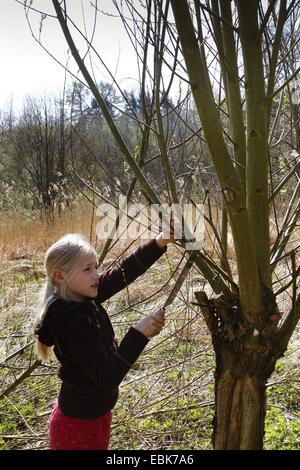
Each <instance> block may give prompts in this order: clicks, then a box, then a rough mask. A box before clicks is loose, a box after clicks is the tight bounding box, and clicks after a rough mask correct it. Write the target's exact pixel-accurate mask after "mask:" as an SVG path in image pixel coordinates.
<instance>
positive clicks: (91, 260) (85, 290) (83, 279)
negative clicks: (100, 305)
mask: <svg viewBox="0 0 300 470" xmlns="http://www.w3.org/2000/svg"><path fill="white" fill-rule="evenodd" d="M53 276H54V279H55V281H56V282H59V283H60V284H62V283H65V284H66V286H67V289H68V294H69V297H70V300H75V301H76V302H82V301H83V300H85V299H86V298H87V297H96V295H97V293H98V285H99V272H98V262H97V258H96V256H95V255H93V254H92V255H89V256H88V257H86V259H85V262H84V263H83V264H82V265H81V266H80V267H79V268H78V269H77V271H76V273H75V275H73V276H72V277H71V279H68V275H66V273H64V272H63V271H62V270H61V269H56V270H54V273H53Z"/></svg>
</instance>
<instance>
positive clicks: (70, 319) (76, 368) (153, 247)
mask: <svg viewBox="0 0 300 470" xmlns="http://www.w3.org/2000/svg"><path fill="white" fill-rule="evenodd" d="M165 252H166V247H165V248H160V247H159V246H158V244H157V242H156V240H155V239H154V240H149V241H146V242H144V243H143V245H141V246H140V247H139V248H137V250H135V251H134V252H133V253H132V254H131V255H129V256H128V257H127V258H125V259H124V260H122V261H121V262H120V263H119V264H118V266H117V267H114V268H111V269H107V270H106V271H104V273H103V274H102V275H101V276H100V279H99V287H98V294H97V297H95V298H94V299H90V298H87V299H86V300H84V301H83V302H74V301H66V300H63V299H61V298H58V297H56V296H53V297H51V298H50V299H49V303H48V308H47V310H46V312H45V314H44V315H43V317H42V318H41V320H39V321H38V322H37V323H36V325H35V330H34V332H35V334H36V335H37V336H38V338H39V340H40V341H41V342H42V343H43V344H45V345H46V346H54V353H55V355H56V357H57V359H58V360H59V362H60V367H59V369H58V376H59V378H60V379H61V380H62V385H61V389H60V393H59V397H58V402H59V405H60V407H61V410H62V412H63V413H64V414H65V415H67V416H72V417H75V418H79V419H91V418H96V417H98V416H102V415H104V414H105V413H106V412H107V411H109V410H111V409H112V408H113V407H114V406H115V404H116V401H117V398H118V386H119V384H120V383H121V381H122V380H123V378H124V377H125V375H126V374H127V372H128V371H129V369H130V367H131V366H132V365H133V363H134V362H135V361H136V360H137V358H138V357H139V355H140V354H141V352H142V351H143V349H144V348H145V346H146V345H147V343H148V341H149V340H148V338H146V336H144V335H143V334H142V333H140V332H139V331H137V330H136V329H135V328H133V327H131V328H130V329H129V331H128V332H127V333H126V335H125V336H124V338H123V340H122V341H121V343H120V345H119V346H118V344H117V342H116V339H115V336H114V331H113V328H112V325H111V322H110V320H109V317H108V315H107V313H106V311H105V309H104V308H103V306H102V305H101V303H102V302H104V301H105V300H107V299H109V298H110V297H111V296H112V295H114V294H116V293H117V292H119V291H120V290H121V289H123V288H124V287H125V286H126V284H130V283H131V282H133V281H134V280H135V279H136V278H137V277H138V276H140V275H141V274H143V273H144V272H145V271H146V270H147V269H148V268H149V267H150V266H152V264H153V263H154V262H155V261H156V260H157V259H158V258H160V257H161V256H162V254H163V253H165Z"/></svg>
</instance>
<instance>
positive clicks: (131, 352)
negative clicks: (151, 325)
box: [58, 314, 149, 390]
mask: <svg viewBox="0 0 300 470" xmlns="http://www.w3.org/2000/svg"><path fill="white" fill-rule="evenodd" d="M67 323H68V325H67V334H63V332H62V329H61V330H60V332H59V338H58V339H59V343H60V345H61V346H62V347H63V348H67V350H68V353H69V354H71V356H72V358H73V360H74V361H75V362H76V363H77V365H78V367H79V368H80V369H81V371H82V372H83V373H84V375H86V376H88V377H89V379H90V380H91V381H92V382H93V383H94V384H95V385H96V386H97V387H100V388H101V389H102V390H105V389H111V388H115V387H117V386H118V385H119V384H120V383H121V382H122V380H123V378H124V377H125V375H126V374H127V372H128V371H129V369H130V368H131V366H132V365H133V364H134V362H135V361H136V360H137V358H138V357H139V355H140V354H141V352H142V351H143V349H144V348H145V346H146V345H147V344H148V342H149V339H148V338H147V337H146V336H144V335H143V334H142V333H140V332H139V331H137V330H136V329H135V328H133V327H131V328H130V329H129V331H128V332H127V333H126V335H125V336H124V338H123V340H122V341H121V343H120V345H119V347H118V349H117V350H116V351H114V350H113V349H112V350H108V349H107V347H106V346H105V345H104V344H103V343H102V342H101V340H100V339H99V338H98V337H97V336H95V335H94V334H92V333H91V325H90V323H89V318H88V315H85V314H78V315H76V316H73V318H72V319H71V320H70V321H68V322H67ZM65 333H66V331H65Z"/></svg>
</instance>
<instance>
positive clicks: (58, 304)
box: [34, 295, 91, 347]
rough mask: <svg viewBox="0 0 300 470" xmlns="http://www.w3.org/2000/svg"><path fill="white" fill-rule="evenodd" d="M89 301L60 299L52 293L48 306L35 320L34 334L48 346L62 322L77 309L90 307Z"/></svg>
mask: <svg viewBox="0 0 300 470" xmlns="http://www.w3.org/2000/svg"><path fill="white" fill-rule="evenodd" d="M90 303H91V302H90V301H89V300H84V301H83V302H73V301H67V300H64V299H61V298H59V297H56V296H55V295H53V296H52V297H50V299H49V300H48V307H47V308H46V311H45V312H44V314H43V315H42V317H41V318H40V319H39V320H37V321H36V323H35V326H34V334H35V335H36V336H37V337H38V339H39V341H41V343H43V344H45V345H46V346H48V347H50V346H53V345H54V343H55V335H56V333H57V331H58V329H59V328H60V327H61V325H62V324H63V322H64V321H65V320H66V319H67V318H68V317H69V315H71V314H74V313H75V312H76V311H78V310H79V309H80V310H81V311H82V310H86V309H89V308H88V307H90Z"/></svg>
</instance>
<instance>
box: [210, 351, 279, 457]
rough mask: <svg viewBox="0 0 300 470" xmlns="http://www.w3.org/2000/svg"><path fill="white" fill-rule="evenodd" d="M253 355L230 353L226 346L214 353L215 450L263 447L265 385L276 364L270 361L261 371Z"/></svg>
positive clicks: (260, 365)
mask: <svg viewBox="0 0 300 470" xmlns="http://www.w3.org/2000/svg"><path fill="white" fill-rule="evenodd" d="M251 356H252V357H251ZM255 356H257V354H255V353H254V354H253V353H252V354H249V353H245V352H244V353H243V352H242V351H240V352H233V351H230V349H229V348H228V347H226V346H223V347H221V348H220V351H218V352H217V353H216V377H215V379H216V381H215V417H214V423H213V424H214V433H213V446H214V449H216V450H220V449H226V450H236V449H239V450H245V449H247V450H257V449H262V448H263V437H264V421H265V412H266V394H265V390H266V382H267V380H268V378H269V377H270V375H271V373H272V371H273V369H274V364H275V361H274V360H272V359H271V358H269V362H270V363H269V364H268V366H267V367H266V365H265V364H264V367H263V368H262V363H261V360H262V358H261V357H260V359H259V361H258V360H257V357H255ZM258 362H260V364H258ZM261 369H263V370H261Z"/></svg>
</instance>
